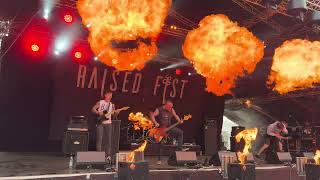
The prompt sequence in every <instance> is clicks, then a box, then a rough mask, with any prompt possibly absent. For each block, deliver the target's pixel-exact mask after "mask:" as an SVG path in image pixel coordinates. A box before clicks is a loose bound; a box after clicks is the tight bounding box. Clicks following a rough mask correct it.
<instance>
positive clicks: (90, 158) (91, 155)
mask: <svg viewBox="0 0 320 180" xmlns="http://www.w3.org/2000/svg"><path fill="white" fill-rule="evenodd" d="M74 160H75V167H76V168H77V169H82V168H87V167H95V168H104V165H105V164H106V158H105V152H101V151H85V152H77V153H76V157H75V159H74Z"/></svg>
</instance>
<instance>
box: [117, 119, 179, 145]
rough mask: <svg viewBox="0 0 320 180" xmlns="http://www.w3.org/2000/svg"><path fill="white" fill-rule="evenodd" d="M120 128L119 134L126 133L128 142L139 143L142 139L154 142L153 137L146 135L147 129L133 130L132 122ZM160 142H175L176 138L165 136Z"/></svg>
mask: <svg viewBox="0 0 320 180" xmlns="http://www.w3.org/2000/svg"><path fill="white" fill-rule="evenodd" d="M121 130H122V132H121V134H125V135H126V140H127V142H128V143H139V142H142V141H144V140H147V141H148V142H149V143H156V141H155V140H154V139H153V138H151V137H149V136H148V134H149V130H143V129H140V130H135V129H134V124H133V123H132V122H129V123H128V125H127V126H124V127H123V128H121ZM161 142H162V143H164V144H175V143H176V140H175V139H174V138H170V137H165V138H164V139H163V140H162V141H161Z"/></svg>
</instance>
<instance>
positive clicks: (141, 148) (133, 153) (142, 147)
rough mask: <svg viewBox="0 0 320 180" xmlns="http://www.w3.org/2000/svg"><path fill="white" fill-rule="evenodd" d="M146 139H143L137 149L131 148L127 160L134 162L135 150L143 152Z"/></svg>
mask: <svg viewBox="0 0 320 180" xmlns="http://www.w3.org/2000/svg"><path fill="white" fill-rule="evenodd" d="M147 142H148V141H147V140H145V141H144V143H143V144H142V145H141V146H140V147H139V148H137V149H135V150H133V151H132V152H130V154H129V162H135V153H136V152H144V150H145V148H146V146H147Z"/></svg>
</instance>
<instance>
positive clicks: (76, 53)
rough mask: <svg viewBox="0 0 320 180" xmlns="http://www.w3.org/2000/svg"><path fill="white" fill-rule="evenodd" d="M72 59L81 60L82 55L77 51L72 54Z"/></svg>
mask: <svg viewBox="0 0 320 180" xmlns="http://www.w3.org/2000/svg"><path fill="white" fill-rule="evenodd" d="M74 57H75V58H77V59H81V58H82V53H81V52H79V51H77V52H75V53H74Z"/></svg>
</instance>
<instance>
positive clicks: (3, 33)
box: [0, 20, 10, 54]
mask: <svg viewBox="0 0 320 180" xmlns="http://www.w3.org/2000/svg"><path fill="white" fill-rule="evenodd" d="M9 33H10V21H6V20H0V54H1V49H2V48H1V47H2V41H3V39H4V38H5V37H8V36H9Z"/></svg>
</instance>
